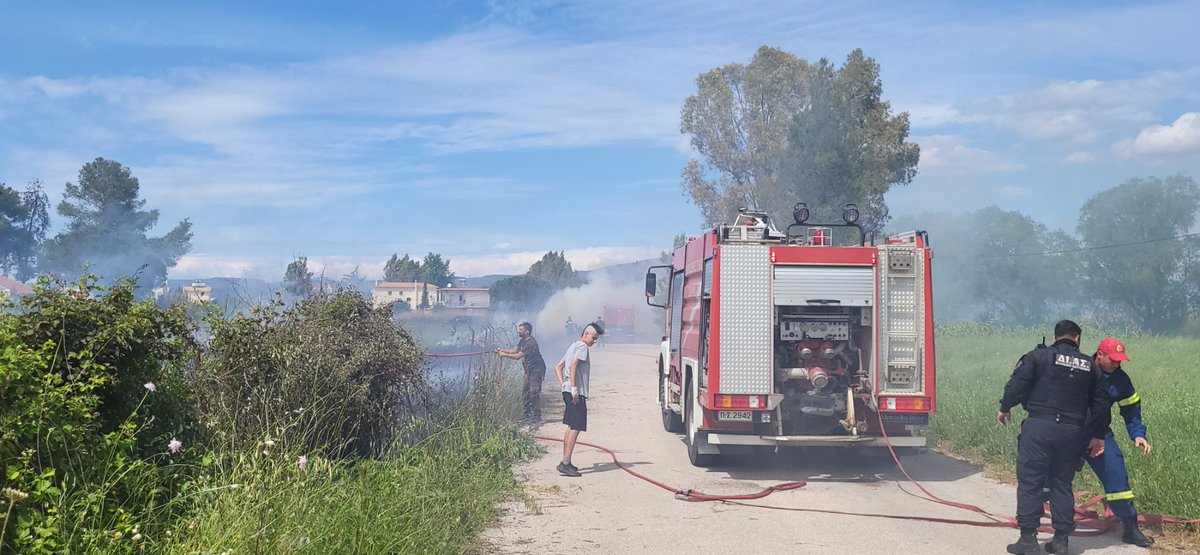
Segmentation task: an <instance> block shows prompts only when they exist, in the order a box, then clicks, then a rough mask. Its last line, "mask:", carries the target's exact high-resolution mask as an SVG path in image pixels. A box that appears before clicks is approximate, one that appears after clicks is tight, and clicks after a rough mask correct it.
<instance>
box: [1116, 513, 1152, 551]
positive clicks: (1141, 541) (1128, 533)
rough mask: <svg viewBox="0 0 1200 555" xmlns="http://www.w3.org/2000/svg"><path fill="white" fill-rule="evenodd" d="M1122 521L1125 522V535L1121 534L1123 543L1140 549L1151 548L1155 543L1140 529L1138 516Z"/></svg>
mask: <svg viewBox="0 0 1200 555" xmlns="http://www.w3.org/2000/svg"><path fill="white" fill-rule="evenodd" d="M1122 520H1123V521H1124V522H1125V533H1124V534H1121V541H1123V542H1125V543H1131V544H1133V545H1136V546H1138V547H1150V544H1152V543H1154V540H1153V539H1151V538H1148V537H1146V535H1145V534H1143V533H1142V529H1141V528H1139V527H1138V522H1137V517H1136V516H1135V517H1131V518H1125V519H1122Z"/></svg>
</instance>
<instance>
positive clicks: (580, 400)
mask: <svg viewBox="0 0 1200 555" xmlns="http://www.w3.org/2000/svg"><path fill="white" fill-rule="evenodd" d="M601 335H604V328H602V327H601V326H600V325H599V324H597V323H595V322H593V323H591V324H588V325H586V326H584V328H583V334H582V335H581V336H580V337H579V340H578V341H576V342H574V343H572V344H571V346H570V347H567V352H566V354H564V355H563V357H562V360H559V361H558V364H557V365H555V366H554V375H555V376H556V377H557V378H558V383H560V384H562V394H563V405H564V406H563V419H562V421H563V424H566V425H567V431H566V433H564V434H563V458H562V462H560V463H558V467H557V468H558V471H559V473H561V474H563V475H564V476H571V477H573V478H574V477H578V476H579V475H580V474H579V469H578V468H575V465H573V464H571V454H572V453H573V452H574V451H575V441H576V440H578V439H579V432H583V431H587V397H588V379H589V378H590V376H591V366H592V364H591V362H592V361H591V351H590V350H589V348H590V347H591V346H592V345H595V344H596V340H597V339H599V338H600V336H601Z"/></svg>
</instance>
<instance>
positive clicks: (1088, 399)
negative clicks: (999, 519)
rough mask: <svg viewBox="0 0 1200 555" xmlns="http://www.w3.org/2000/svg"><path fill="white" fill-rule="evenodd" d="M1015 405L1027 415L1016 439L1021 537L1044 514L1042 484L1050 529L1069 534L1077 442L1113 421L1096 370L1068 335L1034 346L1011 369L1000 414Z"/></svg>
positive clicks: (1097, 434) (1072, 527)
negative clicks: (1046, 495) (1047, 493)
mask: <svg viewBox="0 0 1200 555" xmlns="http://www.w3.org/2000/svg"><path fill="white" fill-rule="evenodd" d="M1018 404H1019V405H1021V406H1022V407H1024V409H1025V412H1027V413H1029V418H1027V419H1025V421H1024V422H1022V423H1021V435H1020V437H1019V438H1018V440H1017V524H1018V525H1019V526H1020V527H1021V531H1022V535H1024V534H1027V533H1028V534H1032V533H1033V532H1034V531H1035V530H1036V529H1037V528H1038V527H1039V525H1040V524H1041V519H1042V514H1043V512H1044V509H1043V506H1042V499H1043V496H1042V488H1043V487H1044V486H1047V485H1048V486H1049V487H1050V515H1051V522H1052V524H1053V526H1054V530H1055V531H1056V532H1060V533H1070V532H1073V531H1074V530H1075V498H1074V494H1073V492H1072V489H1071V482H1072V480H1073V479H1074V478H1075V471H1076V469H1077V465H1078V462H1079V459H1080V456H1081V455H1082V454H1083V453H1082V452H1081V450H1080V445H1081V444H1083V443H1086V442H1087V441H1088V440H1089V439H1091V438H1098V439H1102V438H1104V436H1105V435H1106V434H1107V433H1108V426H1109V423H1110V422H1111V420H1112V415H1111V414H1110V409H1109V407H1110V402H1109V400H1108V394H1107V393H1106V392H1105V389H1104V382H1103V380H1102V378H1101V377H1100V372H1099V370H1098V369H1096V368H1095V366H1094V363H1093V361H1092V358H1091V357H1089V356H1087V355H1085V354H1083V353H1081V352H1079V348H1078V346H1077V345H1076V344H1075V342H1074V341H1071V340H1070V339H1060V340H1058V341H1055V342H1054V345H1052V346H1050V347H1045V348H1038V349H1034V350H1033V351H1030V352H1029V353H1027V354H1026V355H1025V356H1023V357H1021V360H1020V361H1019V362H1018V363H1017V366H1016V368H1014V369H1013V373H1012V377H1010V378H1009V380H1008V384H1007V385H1005V387H1004V397H1003V398H1002V399H1001V400H1000V412H1005V413H1007V412H1009V411H1010V410H1011V409H1012V408H1013V407H1014V406H1017V405H1018ZM1089 413H1090V417H1089ZM1034 544H1035V545H1036V540H1035V542H1034Z"/></svg>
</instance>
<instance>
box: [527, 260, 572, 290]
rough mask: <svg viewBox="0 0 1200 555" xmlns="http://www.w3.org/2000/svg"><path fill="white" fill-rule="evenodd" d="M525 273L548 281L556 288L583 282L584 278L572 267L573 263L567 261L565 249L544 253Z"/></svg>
mask: <svg viewBox="0 0 1200 555" xmlns="http://www.w3.org/2000/svg"><path fill="white" fill-rule="evenodd" d="M525 275H528V276H529V277H531V278H534V279H536V280H538V281H541V282H543V283H546V284H548V285H550V286H551V287H553V288H554V289H562V288H564V287H575V286H578V285H582V284H583V279H581V278H580V277H579V274H578V273H577V272H576V271H575V269H574V268H572V267H571V263H570V262H567V258H566V256H565V255H564V252H563V251H558V252H555V251H550V252H547V253H546V254H544V255H542V259H541V260H538V261H537V262H534V263H533V265H532V266H530V267H529V271H527V272H525Z"/></svg>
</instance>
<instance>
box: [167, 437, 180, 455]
mask: <svg viewBox="0 0 1200 555" xmlns="http://www.w3.org/2000/svg"><path fill="white" fill-rule="evenodd" d="M167 449H170V450H171V452H172V453H178V452H179V450H180V449H183V443H182V442H180V441H179V440H178V439H175V438H171V442H170V443H168V444H167Z"/></svg>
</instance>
